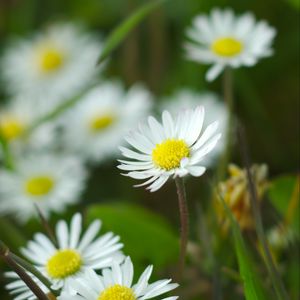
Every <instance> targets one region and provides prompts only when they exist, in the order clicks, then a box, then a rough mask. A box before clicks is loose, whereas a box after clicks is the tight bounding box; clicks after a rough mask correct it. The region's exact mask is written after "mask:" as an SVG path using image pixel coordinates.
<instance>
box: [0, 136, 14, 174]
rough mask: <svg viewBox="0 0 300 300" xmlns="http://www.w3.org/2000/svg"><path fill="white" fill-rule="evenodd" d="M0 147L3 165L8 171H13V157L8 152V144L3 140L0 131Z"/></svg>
mask: <svg viewBox="0 0 300 300" xmlns="http://www.w3.org/2000/svg"><path fill="white" fill-rule="evenodd" d="M0 145H1V148H2V153H3V161H4V165H5V167H6V168H7V169H8V170H13V169H14V160H13V156H12V154H11V151H10V147H9V143H8V142H7V140H6V139H5V137H4V136H3V135H2V134H1V131H0Z"/></svg>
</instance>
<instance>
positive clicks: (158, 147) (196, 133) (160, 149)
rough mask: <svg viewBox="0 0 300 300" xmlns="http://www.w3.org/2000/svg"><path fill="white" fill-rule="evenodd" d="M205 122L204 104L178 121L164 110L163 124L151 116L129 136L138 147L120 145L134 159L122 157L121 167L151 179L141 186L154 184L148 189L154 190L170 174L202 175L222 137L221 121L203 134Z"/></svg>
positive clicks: (211, 125) (179, 115) (181, 113)
mask: <svg viewBox="0 0 300 300" xmlns="http://www.w3.org/2000/svg"><path fill="white" fill-rule="evenodd" d="M203 121H204V108H203V107H202V106H198V107H197V108H196V109H194V110H191V109H188V110H184V111H181V112H180V113H179V114H178V115H177V118H176V119H175V120H174V119H173V118H172V116H171V114H170V113H169V112H168V111H164V112H163V114H162V124H160V123H159V122H158V121H157V120H156V119H155V118H154V117H149V118H148V124H140V126H139V129H138V130H136V131H133V132H131V133H130V134H129V135H128V136H127V137H126V138H125V139H126V141H127V142H128V143H129V144H130V145H131V146H132V147H133V148H135V150H130V149H128V148H125V147H120V150H121V152H122V154H123V155H124V156H125V157H126V158H129V159H130V160H119V161H120V162H121V164H120V165H119V166H118V168H119V169H121V170H124V171H128V173H127V174H126V175H127V176H129V177H132V178H135V179H142V180H144V179H147V180H146V182H144V183H142V184H140V185H137V186H143V185H148V184H150V185H149V187H148V188H147V189H149V190H150V191H151V192H154V191H156V190H158V189H159V188H160V187H161V186H162V185H163V184H165V182H166V181H167V180H168V178H169V177H170V176H173V177H176V176H179V177H184V176H186V175H187V174H191V175H193V176H201V175H202V174H203V173H204V172H205V170H206V168H205V167H204V166H203V165H202V164H201V162H203V160H204V158H205V156H206V155H207V154H208V153H209V152H210V151H212V149H213V148H214V147H215V146H216V144H217V142H218V140H219V139H220V137H221V134H215V133H216V130H217V128H218V122H217V121H215V122H213V123H212V124H210V125H209V126H207V128H206V129H205V130H204V132H203V133H202V134H201V131H202V127H203ZM124 175H125V174H124Z"/></svg>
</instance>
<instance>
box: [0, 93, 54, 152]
mask: <svg viewBox="0 0 300 300" xmlns="http://www.w3.org/2000/svg"><path fill="white" fill-rule="evenodd" d="M41 106H43V105H41ZM42 111H43V108H42V107H40V106H37V105H36V104H35V103H34V101H32V98H26V99H24V97H17V98H14V99H11V101H10V102H8V104H7V105H5V106H3V107H0V135H1V136H2V137H3V138H4V139H5V140H6V141H7V142H8V143H9V144H10V147H11V150H12V151H14V152H15V151H16V152H18V153H20V152H21V151H24V146H25V145H26V147H27V146H29V147H30V149H31V150H33V149H41V148H45V147H50V146H52V145H53V143H54V137H55V128H56V122H55V121H54V122H53V121H52V122H49V123H47V124H43V125H41V126H39V127H38V128H36V129H35V130H34V131H33V132H32V133H31V134H30V136H26V137H25V133H26V131H27V130H28V129H29V128H30V126H32V125H33V124H34V123H35V122H36V121H37V120H38V119H39V118H40V117H41V116H42ZM0 152H1V151H0ZM0 157H1V153H0Z"/></svg>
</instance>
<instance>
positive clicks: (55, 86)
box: [1, 23, 102, 107]
mask: <svg viewBox="0 0 300 300" xmlns="http://www.w3.org/2000/svg"><path fill="white" fill-rule="evenodd" d="M101 48H102V44H101V42H99V40H98V39H97V38H95V37H94V36H93V35H91V34H89V33H85V32H84V31H83V30H82V28H80V27H78V26H76V25H74V24H69V23H61V24H53V25H50V26H49V27H47V28H46V29H45V30H44V31H43V32H40V33H39V34H37V35H36V36H35V37H34V38H32V39H27V40H26V39H24V40H16V41H15V43H13V44H12V45H11V46H10V47H8V49H7V50H6V51H5V53H4V56H3V58H2V63H1V71H2V73H3V79H4V81H5V84H6V85H5V87H6V88H7V91H8V92H9V93H10V94H12V95H20V94H22V95H24V94H25V95H28V97H33V98H34V99H37V101H43V102H45V103H47V104H48V105H49V106H52V107H53V106H54V105H56V102H57V101H61V100H62V99H63V100H64V99H67V98H70V97H72V96H74V95H76V94H77V93H78V92H79V90H80V89H81V88H83V87H84V86H85V85H86V84H87V83H90V82H91V80H92V78H93V76H94V75H95V74H96V72H97V68H96V62H97V58H98V56H99V54H100V52H101Z"/></svg>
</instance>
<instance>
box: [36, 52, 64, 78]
mask: <svg viewBox="0 0 300 300" xmlns="http://www.w3.org/2000/svg"><path fill="white" fill-rule="evenodd" d="M63 63H64V56H63V53H61V52H60V51H59V50H57V49H54V48H46V49H44V50H42V51H41V53H40V57H39V65H40V68H41V71H43V72H44V73H49V72H52V71H55V70H57V69H59V68H60V67H61V66H62V64H63Z"/></svg>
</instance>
